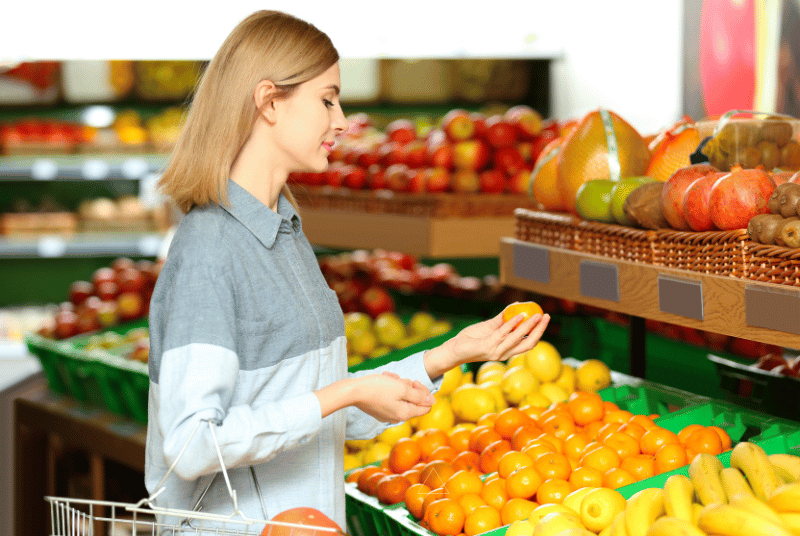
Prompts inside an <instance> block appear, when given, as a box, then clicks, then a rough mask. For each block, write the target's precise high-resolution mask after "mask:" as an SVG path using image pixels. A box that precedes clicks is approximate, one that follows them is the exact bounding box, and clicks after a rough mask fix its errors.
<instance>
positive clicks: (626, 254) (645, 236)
mask: <svg viewBox="0 0 800 536" xmlns="http://www.w3.org/2000/svg"><path fill="white" fill-rule="evenodd" d="M577 227H578V233H577V238H576V243H575V249H576V250H577V251H581V252H583V253H591V254H592V255H601V256H603V257H611V258H612V259H621V260H625V261H632V262H642V263H647V264H654V260H653V259H654V258H655V255H656V251H655V248H656V233H655V231H647V230H644V229H634V228H632V227H625V226H622V225H613V224H608V223H599V222H593V221H580V222H579V223H578V226H577Z"/></svg>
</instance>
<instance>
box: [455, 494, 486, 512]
mask: <svg viewBox="0 0 800 536" xmlns="http://www.w3.org/2000/svg"><path fill="white" fill-rule="evenodd" d="M456 501H458V504H460V505H461V508H463V509H464V515H467V516H468V515H470V514H471V513H472V511H473V510H475V509H476V508H477V507H479V506H486V501H484V500H483V499H481V496H480V495H478V494H477V493H465V494H464V495H462V496H461V497H459V498H458V499H456Z"/></svg>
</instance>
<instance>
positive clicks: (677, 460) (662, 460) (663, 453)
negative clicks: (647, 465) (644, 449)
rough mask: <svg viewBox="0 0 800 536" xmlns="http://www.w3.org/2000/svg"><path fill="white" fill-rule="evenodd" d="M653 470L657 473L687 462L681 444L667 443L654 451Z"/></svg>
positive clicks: (670, 469) (681, 465)
mask: <svg viewBox="0 0 800 536" xmlns="http://www.w3.org/2000/svg"><path fill="white" fill-rule="evenodd" d="M654 461H655V463H654V465H653V472H654V473H655V474H657V475H660V474H661V473H666V472H667V471H672V470H673V469H677V468H678V467H683V466H684V465H686V464H688V463H689V461H688V460H687V459H686V450H685V449H684V448H683V447H682V446H681V445H676V444H674V443H667V444H666V445H664V446H663V447H661V448H660V449H658V452H656V456H655V460H654Z"/></svg>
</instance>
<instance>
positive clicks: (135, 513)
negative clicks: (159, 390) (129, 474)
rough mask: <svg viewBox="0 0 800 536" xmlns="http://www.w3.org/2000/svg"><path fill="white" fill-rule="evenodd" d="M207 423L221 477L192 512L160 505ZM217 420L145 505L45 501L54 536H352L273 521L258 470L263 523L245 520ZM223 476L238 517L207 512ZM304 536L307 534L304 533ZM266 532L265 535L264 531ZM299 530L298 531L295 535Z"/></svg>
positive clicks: (333, 530) (175, 462)
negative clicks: (281, 534) (281, 530)
mask: <svg viewBox="0 0 800 536" xmlns="http://www.w3.org/2000/svg"><path fill="white" fill-rule="evenodd" d="M203 422H206V423H208V426H209V429H210V430H211V436H212V438H213V439H214V446H215V448H216V451H217V457H218V459H219V463H220V467H221V468H222V471H221V473H217V474H216V475H215V476H214V478H213V479H212V480H211V482H209V484H208V486H206V488H205V490H204V491H203V493H202V494H201V495H200V497H199V498H198V499H197V502H196V503H195V505H194V509H193V510H179V509H174V508H163V507H159V506H157V505H156V504H155V499H156V498H157V497H158V496H159V495H160V494H161V493H163V492H164V490H165V489H166V488H165V487H163V484H164V482H165V481H166V479H167V477H168V476H169V475H170V474H171V473H172V471H173V469H174V468H175V466H176V465H177V463H178V461H179V460H180V458H181V456H183V453H184V452H185V451H186V447H187V446H188V445H189V442H190V441H191V440H192V437H194V434H195V432H197V429H198V427H199V426H200V425H201V424H202V423H203ZM214 424H215V423H214V421H211V420H207V419H204V420H201V421H199V422H198V423H197V425H196V426H195V427H194V430H192V433H191V435H190V436H189V439H187V441H186V444H185V445H184V446H183V449H182V450H181V452H180V453H179V454H178V456H177V457H176V458H175V461H174V462H173V463H172V465H171V466H170V468H169V470H168V471H167V473H166V474H165V475H164V477H163V478H162V479H161V482H159V483H158V485H157V486H156V488H155V489H156V491H155V492H153V493H152V494H151V495H150V496H149V497H147V498H145V499H142V500H140V501H139V502H138V503H136V504H133V503H120V502H111V501H101V500H91V499H70V498H65V497H45V500H46V501H47V502H49V503H50V524H51V532H50V534H51V536H123V535H125V536H145V535H148V536H175V535H180V536H188V535H191V534H196V535H200V534H202V535H204V536H205V535H213V536H252V535H255V536H258V535H260V534H262V530H263V529H262V527H265V526H270V525H271V526H282V527H288V528H290V529H297V534H298V536H299V535H302V534H304V533H305V534H308V531H309V530H314V531H322V532H331V533H333V534H339V535H342V536H347V535H346V534H345V533H343V532H342V531H340V530H337V529H335V528H331V527H321V526H313V525H309V524H298V523H286V522H282V521H271V520H268V519H267V517H268V516H267V511H266V506H265V505H264V497H263V495H262V493H261V488H260V486H259V485H258V480H256V478H255V470H254V469H253V468H252V467H251V468H250V471H251V475H252V476H253V482H254V483H255V489H256V492H257V493H258V497H259V499H260V501H261V509H262V512H263V516H264V517H263V519H252V518H249V517H247V516H245V515H244V514H243V513H242V511H241V510H240V509H239V503H238V500H237V496H236V490H234V489H233V488H232V487H231V483H230V479H229V478H228V471H227V469H226V468H225V464H224V462H223V461H222V452H221V451H220V448H219V443H218V442H217V436H216V434H215V433H214ZM219 474H222V476H223V477H224V479H225V484H226V486H227V488H228V494H229V496H230V498H231V501H232V503H233V513H231V514H229V515H224V514H212V513H204V512H202V501H203V498H204V497H205V495H206V493H207V492H208V490H209V489H210V488H211V486H212V485H213V484H214V482H215V481H216V480H217V477H218V476H219ZM166 519H177V520H178V521H177V522H169V521H165V520H166ZM301 531H302V532H301ZM265 532H266V531H265ZM294 532H295V531H294V530H293V531H292V533H294Z"/></svg>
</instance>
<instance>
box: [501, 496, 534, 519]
mask: <svg viewBox="0 0 800 536" xmlns="http://www.w3.org/2000/svg"><path fill="white" fill-rule="evenodd" d="M537 506H539V505H538V504H536V503H535V502H533V501H529V500H528V499H523V498H521V497H514V498H513V499H509V500H508V502H506V504H504V505H503V508H501V509H500V519H501V521H502V522H503V525H510V524H511V523H513V522H514V521H519V520H522V519H528V518H529V517H530V515H531V512H533V509H534V508H536V507H537Z"/></svg>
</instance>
